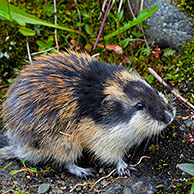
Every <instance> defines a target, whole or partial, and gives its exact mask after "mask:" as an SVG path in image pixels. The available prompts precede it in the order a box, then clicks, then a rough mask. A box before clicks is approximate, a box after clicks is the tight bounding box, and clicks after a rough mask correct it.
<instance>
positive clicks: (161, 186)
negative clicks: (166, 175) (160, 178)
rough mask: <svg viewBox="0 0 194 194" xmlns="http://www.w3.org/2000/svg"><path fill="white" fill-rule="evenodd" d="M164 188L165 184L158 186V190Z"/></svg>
mask: <svg viewBox="0 0 194 194" xmlns="http://www.w3.org/2000/svg"><path fill="white" fill-rule="evenodd" d="M163 188H164V185H163V184H159V185H157V186H156V189H163Z"/></svg>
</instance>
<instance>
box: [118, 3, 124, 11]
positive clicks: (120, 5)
mask: <svg viewBox="0 0 194 194" xmlns="http://www.w3.org/2000/svg"><path fill="white" fill-rule="evenodd" d="M122 4H123V0H120V2H119V9H118V13H119V12H120V11H121V7H122Z"/></svg>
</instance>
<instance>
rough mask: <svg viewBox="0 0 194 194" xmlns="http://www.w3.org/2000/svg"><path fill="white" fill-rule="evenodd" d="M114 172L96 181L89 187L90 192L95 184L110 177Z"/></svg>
mask: <svg viewBox="0 0 194 194" xmlns="http://www.w3.org/2000/svg"><path fill="white" fill-rule="evenodd" d="M114 172H115V169H114V170H112V171H111V172H110V173H109V174H108V175H107V176H103V177H101V178H100V179H98V180H97V181H96V182H95V183H94V184H93V185H92V186H91V188H90V191H92V190H93V189H94V186H95V185H96V184H97V183H99V182H100V181H101V180H104V179H106V178H108V177H110V176H111V175H112V174H113V173H114Z"/></svg>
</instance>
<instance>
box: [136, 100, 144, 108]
mask: <svg viewBox="0 0 194 194" xmlns="http://www.w3.org/2000/svg"><path fill="white" fill-rule="evenodd" d="M136 108H137V109H138V110H143V108H144V104H143V103H141V102H139V103H137V104H136Z"/></svg>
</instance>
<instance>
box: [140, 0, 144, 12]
mask: <svg viewBox="0 0 194 194" xmlns="http://www.w3.org/2000/svg"><path fill="white" fill-rule="evenodd" d="M143 4H144V0H141V4H140V10H141V11H142V10H143Z"/></svg>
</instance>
